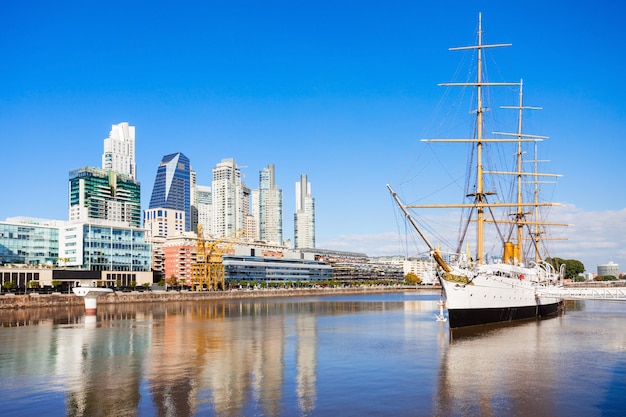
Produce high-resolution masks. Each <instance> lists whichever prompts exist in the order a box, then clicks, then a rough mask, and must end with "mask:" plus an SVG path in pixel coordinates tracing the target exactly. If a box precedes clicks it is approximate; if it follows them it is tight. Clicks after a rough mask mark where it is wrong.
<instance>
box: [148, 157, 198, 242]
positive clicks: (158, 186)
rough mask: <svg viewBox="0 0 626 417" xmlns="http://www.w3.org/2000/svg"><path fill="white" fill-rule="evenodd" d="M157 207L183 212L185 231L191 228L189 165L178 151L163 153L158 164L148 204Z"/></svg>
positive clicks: (150, 206) (151, 207) (150, 207)
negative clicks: (168, 153)
mask: <svg viewBox="0 0 626 417" xmlns="http://www.w3.org/2000/svg"><path fill="white" fill-rule="evenodd" d="M158 208H161V209H173V210H178V211H180V212H182V213H184V224H185V231H190V230H191V166H190V165H189V158H187V157H186V156H185V155H184V154H182V153H180V152H178V153H173V154H170V155H165V156H164V157H163V159H162V160H161V163H160V164H159V168H158V170H157V174H156V178H155V180H154V188H153V189H152V197H151V198H150V205H149V209H158Z"/></svg>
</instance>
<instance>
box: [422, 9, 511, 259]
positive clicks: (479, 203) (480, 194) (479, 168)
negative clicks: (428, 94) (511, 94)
mask: <svg viewBox="0 0 626 417" xmlns="http://www.w3.org/2000/svg"><path fill="white" fill-rule="evenodd" d="M503 46H511V44H510V43H501V44H490V45H484V44H483V31H482V14H481V13H479V14H478V41H477V44H476V45H472V46H461V47H456V48H450V49H449V50H450V51H463V50H469V49H475V50H477V52H478V59H477V74H476V82H475V83H443V84H439V85H440V86H444V87H452V86H461V87H476V138H474V139H427V140H426V141H427V142H475V143H476V191H475V193H474V194H469V195H467V197H473V198H474V202H473V203H472V204H471V205H469V206H467V205H454V206H450V205H447V206H445V207H459V206H465V207H472V208H476V214H477V216H476V259H475V261H476V262H477V263H479V264H483V263H485V244H484V240H485V239H484V226H485V209H486V208H487V207H489V206H490V205H489V204H487V194H488V193H486V192H485V188H484V172H483V146H484V144H485V142H490V141H491V140H485V139H484V138H483V125H484V122H483V113H484V111H485V109H484V107H483V97H482V96H483V92H482V88H483V87H491V86H517V85H518V84H517V83H490V82H483V60H482V55H483V49H487V48H498V47H503ZM411 207H418V206H411ZM420 207H425V206H420ZM430 207H433V206H430Z"/></svg>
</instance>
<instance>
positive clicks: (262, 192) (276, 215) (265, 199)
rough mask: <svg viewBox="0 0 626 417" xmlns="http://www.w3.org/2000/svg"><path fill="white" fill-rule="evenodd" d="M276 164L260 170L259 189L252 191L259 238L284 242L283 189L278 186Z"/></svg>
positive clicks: (265, 240)
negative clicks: (275, 173) (275, 174)
mask: <svg viewBox="0 0 626 417" xmlns="http://www.w3.org/2000/svg"><path fill="white" fill-rule="evenodd" d="M274 172H275V171H274V164H269V165H268V166H267V167H266V168H263V169H262V170H261V171H260V172H259V189H258V190H253V191H252V202H253V203H252V213H253V216H254V218H255V220H256V237H257V239H259V240H261V241H263V242H268V243H276V244H278V245H282V244H283V191H282V190H281V189H280V188H278V187H277V186H276V183H275V180H274V178H275V176H274Z"/></svg>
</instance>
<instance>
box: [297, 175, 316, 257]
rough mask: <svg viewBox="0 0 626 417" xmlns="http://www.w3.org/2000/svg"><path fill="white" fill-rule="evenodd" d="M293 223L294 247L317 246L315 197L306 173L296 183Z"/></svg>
mask: <svg viewBox="0 0 626 417" xmlns="http://www.w3.org/2000/svg"><path fill="white" fill-rule="evenodd" d="M293 224H294V234H293V236H294V238H293V241H294V248H296V249H307V248H308V249H312V248H315V199H314V198H313V196H312V195H311V183H309V182H308V181H307V176H306V175H304V174H303V175H301V177H300V181H299V182H297V183H296V212H295V214H294V222H293Z"/></svg>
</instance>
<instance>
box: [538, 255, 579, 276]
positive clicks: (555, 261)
mask: <svg viewBox="0 0 626 417" xmlns="http://www.w3.org/2000/svg"><path fill="white" fill-rule="evenodd" d="M546 262H548V263H549V264H550V265H552V267H553V268H554V269H556V270H557V271H558V270H559V269H560V268H561V265H565V278H567V279H575V278H576V277H577V276H578V275H579V274H582V273H583V272H585V265H583V263H582V262H580V261H579V260H576V259H561V258H547V259H546Z"/></svg>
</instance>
